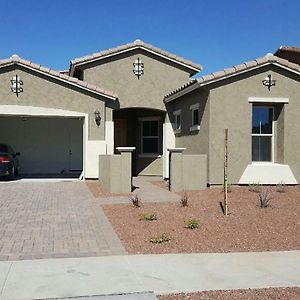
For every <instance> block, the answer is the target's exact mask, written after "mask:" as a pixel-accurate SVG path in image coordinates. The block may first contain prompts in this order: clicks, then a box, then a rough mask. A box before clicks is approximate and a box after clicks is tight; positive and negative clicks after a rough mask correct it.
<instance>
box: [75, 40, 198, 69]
mask: <svg viewBox="0 0 300 300" xmlns="http://www.w3.org/2000/svg"><path fill="white" fill-rule="evenodd" d="M136 48H141V49H144V50H146V51H149V52H153V53H155V54H156V55H160V56H163V57H164V58H166V59H168V60H171V61H173V62H175V63H178V64H181V65H184V66H186V67H188V68H190V69H192V70H193V72H192V73H193V74H196V73H197V72H199V71H201V70H202V66H201V65H199V64H195V63H193V62H191V61H189V60H186V59H184V58H182V57H179V56H176V55H175V54H172V53H169V52H167V51H164V50H162V49H160V48H156V47H154V46H152V45H150V44H146V43H144V42H143V41H141V40H135V41H134V42H133V43H129V44H126V45H122V46H119V47H115V48H110V49H108V50H104V51H101V52H96V53H93V54H90V55H87V56H83V57H79V58H75V59H73V60H71V64H70V74H72V73H73V72H74V69H75V67H76V66H77V65H81V64H85V63H89V62H92V61H96V60H99V59H103V58H105V57H107V56H112V55H116V54H119V53H122V52H125V51H129V50H133V49H136Z"/></svg>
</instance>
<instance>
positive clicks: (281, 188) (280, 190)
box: [276, 181, 286, 193]
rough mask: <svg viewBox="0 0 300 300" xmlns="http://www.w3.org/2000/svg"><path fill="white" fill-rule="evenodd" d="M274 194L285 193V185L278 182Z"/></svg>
mask: <svg viewBox="0 0 300 300" xmlns="http://www.w3.org/2000/svg"><path fill="white" fill-rule="evenodd" d="M276 192H278V193H285V192H286V185H285V182H284V181H280V182H279V183H278V184H277V185H276Z"/></svg>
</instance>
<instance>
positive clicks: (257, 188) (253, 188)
mask: <svg viewBox="0 0 300 300" xmlns="http://www.w3.org/2000/svg"><path fill="white" fill-rule="evenodd" d="M249 191H250V192H254V193H260V192H261V184H260V183H259V182H252V183H250V184H249Z"/></svg>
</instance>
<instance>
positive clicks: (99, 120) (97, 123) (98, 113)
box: [94, 109, 101, 127]
mask: <svg viewBox="0 0 300 300" xmlns="http://www.w3.org/2000/svg"><path fill="white" fill-rule="evenodd" d="M94 114H95V122H96V125H97V127H99V126H100V123H101V116H100V111H99V110H98V109H96V110H95V112H94Z"/></svg>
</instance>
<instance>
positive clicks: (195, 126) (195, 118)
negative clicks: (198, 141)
mask: <svg viewBox="0 0 300 300" xmlns="http://www.w3.org/2000/svg"><path fill="white" fill-rule="evenodd" d="M190 110H191V111H192V126H191V127H190V131H193V130H199V129H200V126H199V125H200V123H199V103H197V104H193V105H191V106H190Z"/></svg>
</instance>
